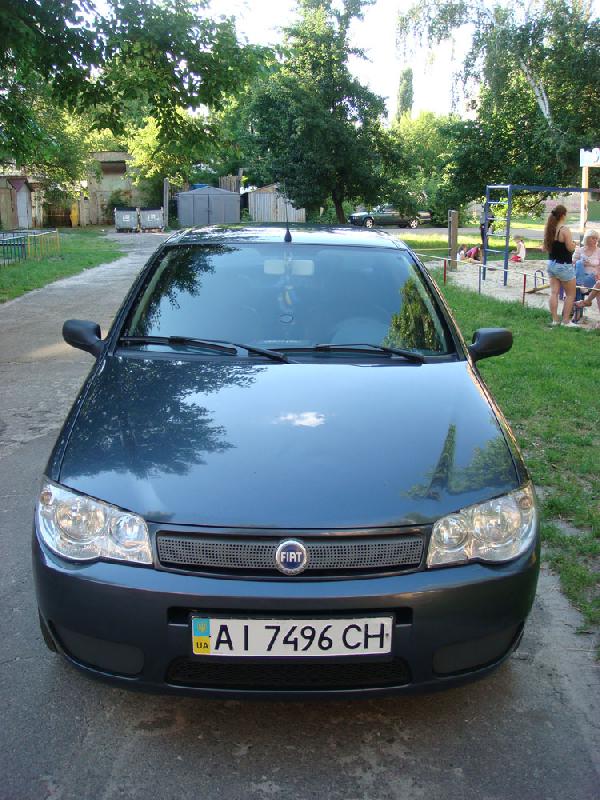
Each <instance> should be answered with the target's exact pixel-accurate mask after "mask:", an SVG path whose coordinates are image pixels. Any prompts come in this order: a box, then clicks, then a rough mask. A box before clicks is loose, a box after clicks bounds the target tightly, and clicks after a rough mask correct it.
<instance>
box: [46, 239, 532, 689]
mask: <svg viewBox="0 0 600 800" xmlns="http://www.w3.org/2000/svg"><path fill="white" fill-rule="evenodd" d="M63 335H64V338H65V340H66V341H67V342H68V343H69V344H70V345H72V346H73V347H77V348H80V349H82V350H85V351H86V352H89V353H90V354H91V355H92V356H94V358H95V363H94V366H93V367H92V370H91V372H90V375H89V376H88V378H87V380H86V382H85V384H84V386H83V388H82V389H81V392H80V394H79V396H78V398H77V400H76V401H75V404H74V406H73V408H72V410H71V412H70V414H69V417H68V419H67V421H66V423H65V425H64V428H63V430H62V432H61V433H60V434H59V437H58V440H57V443H56V445H55V447H54V450H53V452H52V454H51V456H50V459H49V462H48V465H47V467H46V472H45V475H44V478H43V483H42V488H41V491H40V495H39V498H38V502H37V507H36V512H35V522H34V535H33V565H34V574H35V583H36V589H37V600H38V607H39V614H40V624H41V629H42V633H43V635H44V639H45V641H46V643H47V645H48V646H49V647H50V649H52V650H58V651H59V652H60V653H61V654H63V656H64V657H65V658H66V659H68V660H69V661H70V662H71V663H72V664H73V665H75V666H76V667H78V668H79V669H80V670H82V671H84V672H85V673H87V674H89V675H91V676H95V677H97V678H102V679H104V680H110V681H113V682H115V683H117V684H119V685H120V686H122V687H130V688H146V689H152V690H156V691H158V690H160V691H169V692H174V693H190V694H196V695H203V694H213V695H216V696H219V697H223V696H225V695H228V694H229V695H240V696H257V695H260V694H266V695H270V696H279V695H280V696H284V695H293V696H304V695H311V694H312V695H316V696H325V695H330V696H337V695H341V694H344V693H347V694H349V695H356V694H361V693H362V694H377V693H383V692H390V691H394V692H396V691H397V692H402V691H409V690H411V689H415V688H433V689H435V688H440V687H445V686H449V685H451V684H453V683H457V682H462V681H465V680H468V679H470V678H475V677H478V676H482V675H484V674H486V673H487V672H489V671H490V670H492V669H493V668H495V667H496V666H498V665H499V664H500V663H501V662H502V661H503V660H504V659H506V658H507V657H508V655H509V654H510V653H511V652H512V651H513V650H514V649H515V648H516V647H517V646H518V644H519V642H520V640H521V636H522V633H523V626H524V624H525V620H526V618H527V615H528V614H529V611H530V609H531V605H532V602H533V598H534V594H535V588H536V583H537V576H538V570H539V538H538V517H537V511H536V501H535V496H534V491H533V486H532V484H531V481H530V478H529V476H528V474H527V471H526V468H525V466H524V464H523V460H522V458H521V455H520V453H519V450H518V448H517V445H516V443H515V439H514V436H513V435H512V434H511V432H510V430H509V428H508V426H507V423H506V421H505V420H504V419H503V417H502V415H501V414H500V412H499V411H498V409H497V408H496V406H495V404H494V401H493V399H492V398H491V396H490V394H489V391H488V389H487V388H486V386H485V384H484V383H483V380H482V377H481V375H480V374H479V372H478V370H477V362H478V360H480V359H482V358H486V357H488V356H496V355H500V354H502V353H505V352H506V351H507V350H509V349H510V347H511V344H512V336H511V333H510V332H509V331H507V330H504V329H496V328H482V329H481V330H478V331H476V332H475V334H474V336H473V342H472V344H470V345H469V346H466V345H465V343H464V341H463V339H462V337H461V335H460V333H459V331H458V329H457V327H456V324H455V323H454V320H453V319H452V316H451V314H450V313H449V311H448V309H447V307H446V305H445V303H444V301H443V299H442V297H441V295H440V294H439V292H438V290H437V288H436V286H435V284H434V283H433V282H432V280H431V278H430V276H429V275H428V273H427V270H426V269H425V268H424V266H423V265H422V264H421V263H420V262H419V261H418V259H417V258H416V256H415V255H414V254H413V253H412V252H411V251H410V250H409V249H408V248H407V247H406V245H404V244H403V243H402V242H401V241H399V240H397V239H394V238H392V237H390V236H387V235H386V234H385V233H381V232H376V231H364V230H350V229H348V228H333V229H322V228H315V229H311V228H307V227H303V228H301V229H296V228H293V229H292V231H291V232H290V231H289V230H286V229H285V228H264V227H263V228H261V227H253V226H246V227H238V228H219V227H211V228H206V229H193V230H186V231H182V232H179V233H177V234H175V235H174V236H172V237H171V238H170V239H168V240H167V241H166V242H165V243H164V244H163V245H162V246H161V247H160V248H159V249H158V251H157V252H156V253H155V255H154V256H153V257H152V258H151V259H150V261H149V263H148V264H147V265H146V267H145V268H144V269H143V270H142V271H141V273H140V275H139V276H138V278H137V279H136V282H135V284H134V286H133V287H132V289H131V291H130V292H129V294H128V296H127V298H126V300H125V302H124V303H123V306H122V307H121V309H120V310H119V312H118V313H117V315H116V318H115V321H114V323H113V326H112V328H111V330H110V331H109V332H108V335H107V336H106V338H104V339H102V338H101V333H100V328H99V326H98V325H97V324H96V323H94V322H88V321H81V320H70V321H68V322H66V323H65V325H64V328H63Z"/></svg>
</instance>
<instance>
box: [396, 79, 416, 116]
mask: <svg viewBox="0 0 600 800" xmlns="http://www.w3.org/2000/svg"><path fill="white" fill-rule="evenodd" d="M412 107H413V71H412V67H407V68H406V69H403V70H402V72H401V73H400V80H399V81H398V106H397V108H396V117H395V121H396V122H399V121H400V120H401V119H402V117H403V116H404V115H405V114H410V112H411V111H412Z"/></svg>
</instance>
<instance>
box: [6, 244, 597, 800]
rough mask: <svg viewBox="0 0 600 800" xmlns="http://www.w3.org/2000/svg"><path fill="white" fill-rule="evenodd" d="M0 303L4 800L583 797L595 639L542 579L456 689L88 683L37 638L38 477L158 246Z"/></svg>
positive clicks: (588, 796)
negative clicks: (150, 689) (265, 693)
mask: <svg viewBox="0 0 600 800" xmlns="http://www.w3.org/2000/svg"><path fill="white" fill-rule="evenodd" d="M119 238H120V240H121V241H122V242H123V243H124V244H126V245H127V246H129V245H130V241H131V242H133V245H134V249H132V250H130V252H129V253H128V255H127V256H126V257H125V258H123V259H121V260H120V261H117V262H115V263H113V264H110V265H106V266H101V267H97V268H96V269H93V270H89V271H87V272H85V273H84V274H82V275H80V276H76V277H73V278H70V279H67V280H64V281H59V282H58V283H56V284H53V285H51V286H48V287H46V288H45V289H41V290H39V291H37V292H34V293H32V294H30V295H27V296H26V297H24V298H22V299H20V300H16V301H14V302H12V303H8V304H6V305H4V306H0V393H1V404H0V415H1V417H2V420H3V423H4V426H5V428H4V433H3V434H2V437H1V444H0V500H1V502H0V555H1V557H0V596H1V598H2V614H0V642H1V645H0V646H1V654H0V708H1V709H2V714H1V716H2V724H1V725H0V800H148V798H160V800H170V799H171V798H173V800H175V798H177V800H181V798H188V797H199V798H206V799H207V800H221V799H222V800H255V799H257V800H274V799H275V800H321V798H323V799H325V798H328V800H329V799H330V800H388V799H389V800H414V799H415V798H427V800H471V799H473V800H513V798H518V799H519V800H542V799H543V800H565V798H569V800H592V798H595V797H598V778H599V772H598V770H599V760H598V758H599V753H600V738H599V735H598V728H597V727H595V726H596V725H597V723H598V720H599V719H600V713H599V712H600V707H599V700H598V698H599V692H598V685H599V683H600V677H599V675H598V668H597V666H596V664H595V662H594V658H593V652H592V649H593V648H592V644H591V642H590V637H586V636H578V635H576V630H577V628H578V627H579V625H580V624H581V619H580V617H579V615H578V614H577V613H576V612H575V611H573V610H572V609H571V608H570V607H569V605H568V603H567V602H566V600H565V599H564V598H563V596H562V595H561V593H560V591H559V590H558V587H557V581H556V580H555V578H554V577H552V576H551V575H549V574H548V573H544V574H543V576H542V580H541V583H540V588H539V591H538V597H537V600H536V603H535V607H534V611H533V614H532V617H531V619H530V621H529V624H528V626H527V629H526V634H525V638H524V641H523V643H522V645H521V648H520V650H519V651H518V652H517V654H516V655H515V656H514V657H513V658H511V659H510V661H509V662H508V663H507V664H506V665H505V666H504V667H503V668H502V669H500V670H499V671H498V672H496V673H495V674H494V675H493V676H492V677H490V678H488V679H487V680H485V681H481V682H479V683H476V684H472V685H470V686H466V687H462V688H459V689H454V690H451V691H448V692H444V693H440V694H433V695H424V696H414V697H392V698H386V699H381V700H377V701H375V700H372V701H354V702H341V701H340V702H329V703H323V702H322V703H316V702H315V703H268V702H245V703H240V702H218V701H199V700H193V699H180V698H171V697H157V696H152V695H143V694H134V693H128V692H124V691H122V690H120V689H114V688H111V687H109V686H105V685H103V684H97V683H95V682H92V681H90V680H88V679H87V678H85V677H83V676H81V675H80V674H79V673H77V672H75V671H74V670H73V669H71V668H69V667H68V666H67V665H66V664H64V663H63V662H62V661H61V660H60V659H58V658H57V657H56V656H54V655H52V654H50V653H49V652H48V651H47V650H46V649H45V647H44V644H43V642H42V640H41V637H40V634H39V630H38V627H37V619H36V605H35V598H34V594H33V587H32V577H31V567H30V537H31V516H32V508H33V503H34V498H35V496H36V493H37V490H38V486H39V481H40V477H41V475H42V473H43V470H44V464H45V461H46V458H47V456H48V454H49V451H50V449H51V447H52V444H53V442H54V439H55V437H56V434H57V432H58V429H59V426H60V424H61V422H62V420H63V418H64V415H65V413H66V411H67V408H68V406H69V405H70V403H71V402H72V400H73V399H74V397H75V393H76V391H77V388H78V386H79V385H80V383H81V381H82V380H83V378H84V376H85V374H86V373H87V371H88V370H89V368H90V366H91V363H92V361H91V357H89V356H87V355H86V354H84V353H81V352H79V351H75V350H72V349H70V348H67V347H66V346H65V345H63V344H62V342H61V336H60V329H61V325H62V322H63V320H64V319H65V318H66V317H80V318H84V319H85V318H89V319H94V320H98V321H100V322H101V323H102V325H103V328H105V327H106V326H107V325H108V323H109V322H110V319H111V318H112V315H113V314H114V312H115V310H116V308H117V307H118V305H119V303H120V302H121V299H122V297H123V295H124V294H125V292H126V290H127V288H128V286H129V284H130V283H131V281H132V279H133V277H134V276H135V274H136V273H137V271H138V269H139V268H140V266H141V265H142V263H143V262H144V261H145V259H146V258H147V256H148V254H149V252H150V251H151V250H152V249H153V248H154V246H155V245H156V244H157V243H158V241H159V240H158V238H156V237H153V238H150V237H149V236H135V237H134V238H133V239H131V240H129V239H126V238H125V237H119Z"/></svg>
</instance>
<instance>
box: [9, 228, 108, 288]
mask: <svg viewBox="0 0 600 800" xmlns="http://www.w3.org/2000/svg"><path fill="white" fill-rule="evenodd" d="M121 255H122V251H121V250H120V248H119V245H118V243H117V242H113V241H111V240H110V239H107V238H106V236H105V235H104V233H103V232H102V231H100V230H97V229H93V228H82V229H76V230H72V229H71V228H66V229H63V230H61V231H60V254H59V255H53V256H47V257H46V258H43V259H40V260H38V261H36V260H35V259H27V260H25V261H20V262H18V263H16V264H9V265H8V264H7V265H1V264H0V303H5V302H6V301H7V300H12V299H14V298H15V297H20V296H21V295H23V294H25V293H26V292H30V291H31V290H32V289H39V288H40V287H42V286H46V284H48V283H51V282H52V281H55V280H58V279H59V278H66V277H68V276H69V275H75V274H77V273H78V272H82V271H83V270H84V269H89V268H90V267H96V266H98V264H104V263H107V262H109V261H115V259H117V258H119V256H121Z"/></svg>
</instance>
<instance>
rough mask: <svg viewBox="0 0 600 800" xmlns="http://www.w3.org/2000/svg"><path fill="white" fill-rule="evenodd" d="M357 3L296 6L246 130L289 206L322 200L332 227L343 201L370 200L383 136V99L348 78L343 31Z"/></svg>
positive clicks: (377, 185)
mask: <svg viewBox="0 0 600 800" xmlns="http://www.w3.org/2000/svg"><path fill="white" fill-rule="evenodd" d="M363 5H365V3H364V2H363V1H362V0H343V3H334V2H333V0H300V2H299V19H298V21H297V22H296V23H295V24H294V25H292V26H291V27H289V28H288V29H287V31H286V42H285V45H286V46H285V50H284V54H283V59H282V64H281V66H280V67H279V69H277V70H276V71H274V72H273V73H272V74H270V75H269V76H268V77H267V78H266V79H265V80H264V81H263V82H262V83H261V85H260V86H259V87H258V89H257V90H256V91H255V92H254V94H253V97H252V100H251V104H250V109H249V125H250V129H251V131H252V135H253V138H254V143H255V146H256V147H257V148H258V150H259V151H260V152H261V153H262V156H263V159H264V162H265V169H264V171H268V172H270V173H271V174H272V175H273V177H274V178H275V179H276V180H278V181H280V182H281V183H282V184H283V185H284V188H285V192H286V194H287V196H288V197H289V198H290V200H291V201H292V202H293V203H294V205H295V206H297V207H300V206H305V207H307V208H308V209H309V211H310V210H311V209H313V208H315V206H316V207H318V206H319V205H322V204H323V203H324V201H325V199H326V198H327V197H328V196H330V197H331V198H332V200H333V203H334V205H335V209H336V215H337V218H338V221H339V222H345V213H344V208H343V203H344V200H346V199H348V198H354V197H362V198H363V199H364V200H366V201H367V202H373V201H375V200H376V199H378V197H379V194H380V191H381V183H382V180H381V179H382V163H383V162H382V156H383V152H384V150H385V142H384V140H385V134H384V131H383V129H382V127H381V122H380V118H381V116H382V115H383V113H384V103H383V100H382V99H381V98H380V97H378V96H377V95H375V94H373V93H372V92H371V91H369V90H368V89H366V88H365V87H364V86H362V85H361V84H360V83H359V82H358V81H356V80H355V79H354V78H353V77H352V76H351V74H350V72H349V69H348V58H349V56H350V55H351V54H352V53H353V52H354V51H353V50H352V49H351V48H350V46H349V43H348V36H349V27H350V24H351V22H352V21H353V20H354V19H360V18H361V17H362V7H363Z"/></svg>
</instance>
